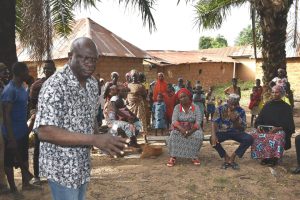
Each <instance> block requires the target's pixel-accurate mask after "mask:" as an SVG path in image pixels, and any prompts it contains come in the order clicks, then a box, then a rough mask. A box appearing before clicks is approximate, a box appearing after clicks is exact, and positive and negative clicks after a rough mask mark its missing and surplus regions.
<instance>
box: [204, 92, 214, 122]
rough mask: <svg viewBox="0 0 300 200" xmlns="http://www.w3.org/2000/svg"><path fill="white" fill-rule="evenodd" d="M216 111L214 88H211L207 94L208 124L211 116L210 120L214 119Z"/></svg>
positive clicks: (206, 115)
mask: <svg viewBox="0 0 300 200" xmlns="http://www.w3.org/2000/svg"><path fill="white" fill-rule="evenodd" d="M215 110H216V105H215V97H214V96H213V88H212V87H210V88H209V90H208V92H207V94H206V114H205V117H206V122H208V120H209V115H210V116H211V117H210V118H211V119H212V118H213V115H214V113H215Z"/></svg>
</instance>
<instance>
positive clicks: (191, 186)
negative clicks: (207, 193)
mask: <svg viewBox="0 0 300 200" xmlns="http://www.w3.org/2000/svg"><path fill="white" fill-rule="evenodd" d="M187 189H188V190H189V191H190V192H192V193H198V186H197V185H196V184H194V183H190V184H188V185H187Z"/></svg>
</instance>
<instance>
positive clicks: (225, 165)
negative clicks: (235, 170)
mask: <svg viewBox="0 0 300 200" xmlns="http://www.w3.org/2000/svg"><path fill="white" fill-rule="evenodd" d="M228 167H231V164H230V163H227V162H224V163H223V164H222V166H221V169H227V168H228Z"/></svg>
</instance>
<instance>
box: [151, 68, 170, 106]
mask: <svg viewBox="0 0 300 200" xmlns="http://www.w3.org/2000/svg"><path fill="white" fill-rule="evenodd" d="M160 74H162V75H163V73H158V75H160ZM167 88H168V84H167V82H165V80H159V79H157V81H156V84H155V87H154V90H153V101H154V102H155V101H157V95H158V93H162V94H163V95H165V94H166V93H167Z"/></svg>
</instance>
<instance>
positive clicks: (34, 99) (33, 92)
mask: <svg viewBox="0 0 300 200" xmlns="http://www.w3.org/2000/svg"><path fill="white" fill-rule="evenodd" d="M55 71H56V68H55V64H54V62H53V60H47V61H45V62H44V66H43V73H44V74H45V77H43V78H41V79H39V80H37V81H35V82H34V83H33V84H32V86H31V88H30V93H29V98H30V114H31V115H32V116H31V118H30V124H29V132H31V131H32V128H33V124H34V120H35V113H36V108H37V104H38V98H39V93H40V90H41V88H42V85H43V84H44V82H45V81H46V80H47V79H48V78H49V77H50V76H52V75H53V74H54V72H55ZM39 154H40V140H39V138H38V136H37V135H36V134H34V152H33V171H34V179H33V183H34V184H39V183H40V177H39Z"/></svg>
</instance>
